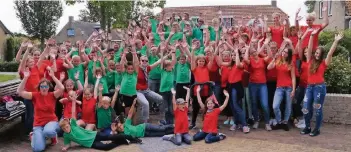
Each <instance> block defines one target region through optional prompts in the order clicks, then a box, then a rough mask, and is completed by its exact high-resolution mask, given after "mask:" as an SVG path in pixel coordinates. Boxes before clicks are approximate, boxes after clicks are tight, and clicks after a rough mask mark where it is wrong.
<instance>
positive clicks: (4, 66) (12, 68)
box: [0, 62, 19, 72]
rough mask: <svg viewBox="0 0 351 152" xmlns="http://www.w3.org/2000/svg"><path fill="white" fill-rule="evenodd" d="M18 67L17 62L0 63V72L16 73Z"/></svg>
mask: <svg viewBox="0 0 351 152" xmlns="http://www.w3.org/2000/svg"><path fill="white" fill-rule="evenodd" d="M18 66H19V63H17V62H0V72H17V71H18Z"/></svg>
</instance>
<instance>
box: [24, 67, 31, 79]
mask: <svg viewBox="0 0 351 152" xmlns="http://www.w3.org/2000/svg"><path fill="white" fill-rule="evenodd" d="M23 76H24V77H26V78H28V77H29V76H30V71H29V68H25V69H24V71H23Z"/></svg>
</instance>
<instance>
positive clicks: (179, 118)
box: [162, 86, 191, 146]
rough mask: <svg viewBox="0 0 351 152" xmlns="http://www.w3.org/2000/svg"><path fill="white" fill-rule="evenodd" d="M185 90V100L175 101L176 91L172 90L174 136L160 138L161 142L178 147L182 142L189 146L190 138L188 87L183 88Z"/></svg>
mask: <svg viewBox="0 0 351 152" xmlns="http://www.w3.org/2000/svg"><path fill="white" fill-rule="evenodd" d="M183 88H184V89H185V90H186V99H185V100H184V99H183V98H178V99H176V97H175V95H176V91H175V90H174V88H172V90H171V92H172V94H173V99H172V102H173V107H174V119H175V123H174V125H175V128H174V134H175V135H171V136H169V135H165V136H163V137H162V139H163V140H168V141H171V142H173V143H174V144H176V145H178V146H180V145H181V144H182V140H183V142H185V143H186V144H188V145H190V144H191V136H190V134H189V128H188V125H189V122H188V102H189V98H190V89H189V88H188V87H185V86H184V87H183Z"/></svg>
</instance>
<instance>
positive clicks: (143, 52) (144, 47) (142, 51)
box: [137, 45, 147, 55]
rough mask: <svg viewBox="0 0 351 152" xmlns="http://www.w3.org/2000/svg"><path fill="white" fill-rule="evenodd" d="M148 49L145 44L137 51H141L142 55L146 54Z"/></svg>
mask: <svg viewBox="0 0 351 152" xmlns="http://www.w3.org/2000/svg"><path fill="white" fill-rule="evenodd" d="M146 49H147V47H146V46H145V45H144V46H143V47H142V48H141V49H140V50H137V52H140V54H141V55H146Z"/></svg>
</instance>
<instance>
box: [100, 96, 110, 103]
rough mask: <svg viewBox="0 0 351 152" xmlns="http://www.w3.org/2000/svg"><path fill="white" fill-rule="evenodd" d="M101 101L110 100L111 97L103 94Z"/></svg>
mask: <svg viewBox="0 0 351 152" xmlns="http://www.w3.org/2000/svg"><path fill="white" fill-rule="evenodd" d="M101 101H104V102H111V98H110V97H108V96H103V97H102V98H101Z"/></svg>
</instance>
